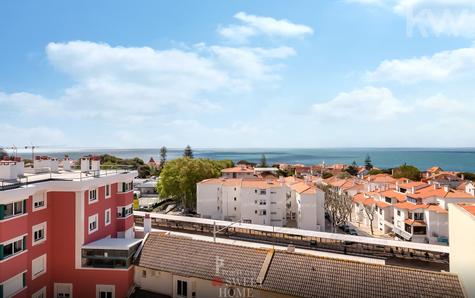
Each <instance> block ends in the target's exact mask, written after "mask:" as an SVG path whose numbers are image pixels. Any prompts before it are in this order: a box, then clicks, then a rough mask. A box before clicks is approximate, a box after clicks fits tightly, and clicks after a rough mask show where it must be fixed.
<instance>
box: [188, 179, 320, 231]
mask: <svg viewBox="0 0 475 298" xmlns="http://www.w3.org/2000/svg"><path fill="white" fill-rule="evenodd" d="M292 179H293V178H292ZM323 204H324V194H323V192H322V191H321V190H319V189H317V188H316V187H315V186H312V185H310V183H306V182H304V181H302V180H297V179H296V180H295V181H290V180H289V179H287V180H285V179H283V178H282V179H257V178H253V179H233V178H231V179H228V178H224V177H222V178H215V179H207V180H204V181H201V182H199V183H198V184H197V212H198V214H200V215H201V217H203V218H210V219H217V220H231V221H239V220H242V221H243V222H244V223H252V224H261V225H272V226H277V227H282V226H287V224H288V223H289V222H290V221H295V224H296V225H297V227H298V228H301V229H309V230H321V229H322V230H323V228H324V223H325V222H324V209H323Z"/></svg>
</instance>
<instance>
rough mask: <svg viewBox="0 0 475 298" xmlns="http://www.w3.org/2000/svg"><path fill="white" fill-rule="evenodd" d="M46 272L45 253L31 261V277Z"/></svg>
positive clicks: (33, 277)
mask: <svg viewBox="0 0 475 298" xmlns="http://www.w3.org/2000/svg"><path fill="white" fill-rule="evenodd" d="M45 272H46V254H44V255H42V256H40V257H38V258H36V259H34V260H33V261H31V278H32V279H35V278H36V277H38V276H40V275H41V274H43V273H45Z"/></svg>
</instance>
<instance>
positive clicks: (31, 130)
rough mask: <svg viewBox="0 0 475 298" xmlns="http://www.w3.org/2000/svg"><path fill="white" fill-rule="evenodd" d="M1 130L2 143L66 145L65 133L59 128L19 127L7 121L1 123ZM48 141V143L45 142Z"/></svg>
mask: <svg viewBox="0 0 475 298" xmlns="http://www.w3.org/2000/svg"><path fill="white" fill-rule="evenodd" d="M0 131H1V132H2V142H8V144H5V143H2V144H0V145H3V146H5V145H13V144H16V145H17V146H22V145H25V144H30V143H32V144H35V145H38V144H41V145H46V146H53V145H64V142H65V136H64V133H63V132H62V131H61V130H60V129H57V128H49V127H45V126H32V127H19V126H13V125H11V124H7V123H0ZM45 142H46V143H45Z"/></svg>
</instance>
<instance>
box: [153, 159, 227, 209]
mask: <svg viewBox="0 0 475 298" xmlns="http://www.w3.org/2000/svg"><path fill="white" fill-rule="evenodd" d="M230 164H232V161H223V160H210V159H202V158H197V159H191V158H187V157H184V158H178V159H174V160H170V161H168V162H167V163H166V164H165V166H164V167H163V170H162V172H161V174H160V180H159V181H158V183H157V192H158V193H159V194H160V197H162V198H171V199H174V200H176V201H177V202H180V203H181V204H182V206H183V208H185V209H186V208H194V207H195V206H196V184H197V183H198V182H200V181H203V180H204V179H209V178H215V177H219V175H220V174H221V170H222V169H224V168H225V167H227V166H228V165H230Z"/></svg>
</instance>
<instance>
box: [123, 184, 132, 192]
mask: <svg viewBox="0 0 475 298" xmlns="http://www.w3.org/2000/svg"><path fill="white" fill-rule="evenodd" d="M120 186H121V189H120V190H121V192H128V191H131V190H132V189H133V188H134V184H133V182H122V183H121V184H120Z"/></svg>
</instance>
